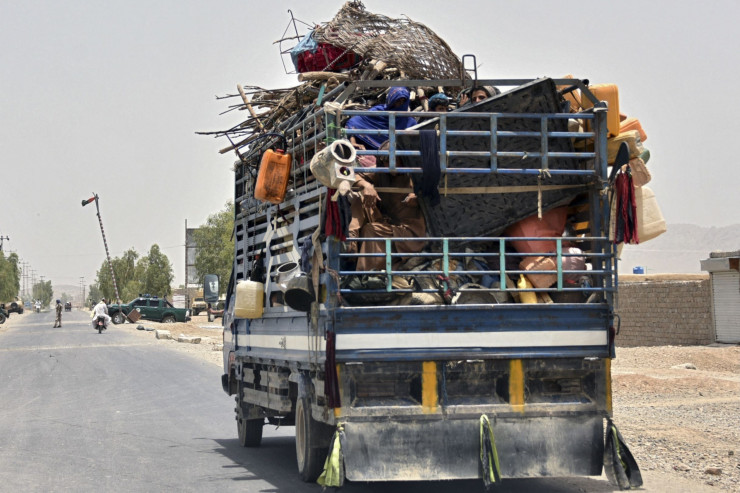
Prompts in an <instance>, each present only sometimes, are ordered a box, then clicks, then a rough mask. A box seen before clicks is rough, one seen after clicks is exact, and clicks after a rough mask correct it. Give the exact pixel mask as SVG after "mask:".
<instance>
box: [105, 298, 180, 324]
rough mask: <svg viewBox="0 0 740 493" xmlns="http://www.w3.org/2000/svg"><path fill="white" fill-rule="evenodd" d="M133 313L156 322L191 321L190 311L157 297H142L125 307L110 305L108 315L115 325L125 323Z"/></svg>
mask: <svg viewBox="0 0 740 493" xmlns="http://www.w3.org/2000/svg"><path fill="white" fill-rule="evenodd" d="M132 311H136V312H138V313H139V315H140V318H141V319H143V320H152V321H154V322H162V323H174V322H187V321H188V320H190V310H188V309H186V308H175V307H174V306H172V303H170V302H169V301H167V300H166V299H164V298H158V297H156V296H150V295H140V296H139V297H138V298H136V299H135V300H133V301H131V302H129V303H127V304H125V305H123V304H122V305H119V304H116V303H114V304H111V305H108V315H110V317H111V319H113V323H114V324H122V323H124V322H125V321H126V319H127V317H128V316H129V314H131V312H132Z"/></svg>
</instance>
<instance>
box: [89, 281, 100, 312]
mask: <svg viewBox="0 0 740 493" xmlns="http://www.w3.org/2000/svg"><path fill="white" fill-rule="evenodd" d="M87 293H88V294H87V301H86V302H85V304H86V305H87V306H89V307H90V308H92V307H93V306H95V305H97V304H98V301H100V298H102V297H103V294H102V293H101V291H100V289H99V288H98V285H97V284H90V287H89V289H88V292H87Z"/></svg>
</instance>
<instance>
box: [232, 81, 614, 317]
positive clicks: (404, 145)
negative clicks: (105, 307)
mask: <svg viewBox="0 0 740 493" xmlns="http://www.w3.org/2000/svg"><path fill="white" fill-rule="evenodd" d="M478 82H479V84H486V85H488V84H491V85H496V86H514V88H513V89H512V90H510V91H507V92H504V93H502V94H501V95H499V96H496V97H493V98H489V99H488V100H486V101H484V102H482V103H478V104H476V105H473V106H472V107H471V108H470V109H467V110H466V111H455V112H449V113H434V112H419V111H416V112H404V113H403V116H414V117H418V118H420V119H426V121H421V122H420V123H419V124H417V125H416V126H414V127H412V128H411V129H406V130H398V129H396V125H395V122H396V117H397V116H398V115H399V113H396V112H392V111H389V112H380V111H373V112H371V111H369V110H367V109H362V106H361V105H358V104H356V103H351V102H350V101H351V100H352V98H353V97H354V98H357V96H358V95H359V96H360V97H362V96H363V95H368V94H374V95H375V96H377V95H378V94H381V92H382V90H383V89H384V88H387V87H391V86H399V85H406V86H407V87H416V86H431V87H435V88H436V87H457V88H458V89H459V88H460V87H464V86H465V85H466V84H468V83H469V81H467V82H466V81H460V80H444V81H432V80H424V81H419V80H416V81H387V80H386V81H382V80H381V81H357V82H353V83H349V84H340V85H339V86H337V87H336V88H335V89H334V90H332V91H327V92H325V93H324V91H323V88H322V89H321V90H320V91H319V94H318V98H317V100H316V102H315V104H309V105H307V106H305V107H304V108H303V110H302V111H299V112H297V113H296V114H294V115H292V116H291V117H289V118H287V119H285V120H284V121H283V122H282V123H281V124H280V125H279V126H278V130H279V131H281V132H284V135H285V140H286V142H287V144H288V145H287V147H288V149H287V152H289V153H291V155H292V156H293V163H292V169H291V178H290V181H289V185H288V190H287V193H286V197H285V200H284V201H283V202H282V203H281V204H279V205H272V204H266V203H260V202H259V201H257V200H255V199H254V197H253V192H254V191H253V187H254V183H255V180H256V175H257V170H258V166H259V160H260V157H261V155H262V153H263V152H264V151H265V150H266V149H268V148H270V147H274V146H275V145H276V144H277V143H278V142H280V138H278V137H274V138H269V137H268V138H262V139H257V140H253V141H252V143H251V144H249V145H250V147H249V150H248V151H247V152H246V153H245V154H243V155H240V157H241V159H240V161H238V162H237V163H236V165H235V174H236V180H235V203H236V224H235V236H236V256H235V257H236V259H235V261H236V265H235V267H236V269H235V272H236V280H240V279H246V278H248V277H249V276H250V273H251V272H252V270H253V269H254V267H255V265H256V263H257V262H263V263H264V266H265V268H266V274H267V275H266V295H267V297H266V299H267V308H268V311H269V308H270V307H271V305H272V303H273V301H274V300H273V299H272V294H273V293H277V292H278V287H277V286H276V283H274V282H272V281H271V279H270V275H271V274H274V273H275V272H276V271H277V269H278V268H279V267H280V266H281V265H283V264H285V263H287V262H297V261H298V258H299V257H300V252H301V249H302V248H303V245H304V244H305V242H306V240H307V239H308V238H309V237H310V236H311V235H312V233H313V232H314V230H315V229H316V228H318V227H319V226H320V217H319V216H320V214H319V211H320V210H322V209H323V208H324V204H323V202H324V201H325V200H326V187H324V186H323V185H321V183H319V182H318V181H317V180H316V179H315V178H314V177H313V175H312V174H311V172H310V168H309V163H310V161H311V158H312V157H313V154H314V153H315V152H316V151H318V150H319V149H321V148H322V146H324V145H326V144H329V143H331V142H332V141H333V140H335V139H338V138H347V137H351V136H354V135H360V134H367V135H371V134H375V135H377V134H383V133H387V134H388V142H389V148H388V150H358V151H357V154H358V156H364V155H372V156H376V157H377V158H386V159H387V161H388V165H387V167H376V168H363V167H360V166H355V167H354V168H353V170H354V172H355V173H368V174H370V173H390V172H395V173H406V174H419V173H422V167H421V165H420V164H419V163H420V159H421V151H420V148H419V140H420V135H421V132H422V131H423V130H424V129H433V130H434V131H435V132H436V135H437V139H438V145H439V160H440V171H441V173H442V180H440V185H439V192H440V195H442V197H443V206H442V207H436V208H432V207H429V206H428V205H425V204H424V202H423V199H422V200H421V201H422V204H421V205H422V209H423V211H424V215H425V218H426V222H427V235H428V236H427V237H425V238H423V240H424V241H427V242H428V244H429V245H430V247H429V248H427V249H426V250H425V251H423V252H421V253H418V254H408V253H406V254H403V255H400V254H397V253H395V252H393V245H394V244H395V243H397V242H399V241H409V240H416V241H418V240H419V238H413V239H409V238H382V239H377V238H375V239H372V238H357V239H348V240H347V243H346V244H349V243H351V242H353V241H382V242H385V243H386V247H387V248H386V249H385V251H386V252H388V253H385V254H368V255H367V256H373V257H384V264H385V269H384V270H383V271H382V272H380V273H378V272H369V271H353V270H351V269H349V268H346V265H345V264H346V263H347V262H352V261H356V260H358V259H359V258H360V257H362V254H359V253H356V254H351V253H341V248H339V247H338V246H337V245H334V246H337V247H336V248H334V246H333V243H332V242H329V241H327V243H326V245H325V246H324V253H325V254H327V265H329V266H330V268H331V269H332V270H333V272H335V273H336V274H337V278H336V279H331V276H324V277H322V283H323V284H325V285H326V287H327V291H328V292H329V293H330V294H331V295H332V296H333V295H335V294H339V295H340V296H342V297H345V298H347V299H350V298H352V294H353V293H354V294H357V292H358V290H357V289H355V288H354V286H353V285H352V283H351V279H352V278H358V277H361V276H367V275H374V274H382V275H383V276H384V278H383V286H382V287H380V288H378V289H367V288H366V287H365V288H364V289H362V291H363V292H364V294H382V293H386V294H388V293H391V294H394V293H398V294H402V293H408V292H411V289H403V288H399V287H397V286H396V287H394V286H393V281H394V279H396V278H397V277H400V276H403V277H406V278H407V279H409V280H411V282H413V279H414V278H417V277H419V278H421V277H424V276H443V277H449V276H450V275H458V276H460V275H462V276H470V275H490V276H497V277H498V278H499V279H505V278H506V277H507V276H509V275H511V276H512V277H515V278H516V277H518V276H519V275H520V274H532V272H530V271H526V270H522V269H519V268H512V267H511V265H510V266H509V267H508V268H507V266H506V262H507V261H508V262H509V263H510V264H511V263H512V262H514V261H515V257H519V258H520V259H525V258H527V257H541V258H544V259H551V260H552V261H553V262H554V267H552V268H550V269H548V270H543V271H538V273H537V274H541V275H550V276H555V277H556V282H555V283H554V284H553V285H552V286H551V287H547V288H537V287H533V288H529V289H520V288H518V287H516V286H511V285H509V286H507V285H506V283H501V284H500V285H499V286H498V289H495V288H485V289H486V291H488V292H503V293H517V294H518V293H519V292H535V293H544V292H549V293H553V292H557V293H560V294H563V295H567V294H573V293H577V294H581V295H582V294H584V293H585V296H583V297H584V298H586V297H588V295H592V294H596V295H597V296H595V297H594V296H592V297H591V298H590V299H591V301H599V302H605V303H608V304H609V305H610V306H611V304H612V303H613V299H612V295H613V293H614V291H615V285H616V258H615V255H614V254H615V248H614V245H613V244H612V243H611V242H610V241H609V239H608V225H607V224H603V219H602V218H604V217H608V214H607V213H606V212H607V211H608V207H609V204H608V203H607V200H606V199H605V196H604V195H603V192H604V190H605V189H606V185H607V183H606V180H607V147H606V139H605V138H604V136H605V135H606V104H605V103H603V102H599V101H598V100H596V98H595V97H593V95H592V94H591V93H590V91H589V90H588V88H587V87H586V86H585V85H584V84H583V83H582V82H581V81H578V80H573V79H538V80H534V81H533V80H514V79H512V80H482V81H478ZM562 87H568V88H572V87H577V88H578V89H580V91H581V95H582V98H583V99H584V100H589V101H591V103H592V104H593V108H591V109H589V110H586V111H580V112H578V113H572V112H567V111H568V110H567V109H565V108H564V107H563V106H562V104H561V103H562V99H560V97H559V96H558V95H557V93H558V91H559V90H560V91H561V92H562V89H560V88H562ZM325 102H332V103H333V104H332V105H324V104H323V103H325ZM370 114H372V115H375V116H378V115H386V116H387V117H388V119H389V130H388V131H387V132H386V131H384V130H367V129H346V128H343V125H344V123H345V122H346V120H347V119H348V118H350V117H352V116H355V115H370ZM569 127H571V128H569ZM248 140H249V139H247V141H248ZM409 191H410V190H409ZM396 192H398V193H403V192H405V191H396ZM445 203H446V204H448V205H447V206H446V207H447V208H445ZM471 204H472V206H471ZM566 204H570V205H569V216H570V217H575V216H576V215H577V216H578V219H577V221H575V222H576V223H577V227H574V229H573V231H572V232H571V234H573V236H570V237H566V238H552V237H550V238H541V237H538V238H531V237H528V238H514V237H504V236H503V233H504V229H505V228H506V227H507V226H508V225H509V224H512V223H514V222H516V221H517V220H520V219H523V218H524V217H526V216H528V215H531V214H536V213H542V212H543V211H547V210H549V209H552V208H554V207H557V206H562V205H566ZM478 206H479V207H478ZM476 208H480V209H481V210H484V212H485V211H489V210H493V211H494V216H493V219H491V215H490V214H489V215H486V214H482V215H478V216H476V215H475V213H476ZM461 211H463V212H462V215H461ZM512 211H513V213H512ZM517 239H519V240H527V241H533V242H543V241H553V242H555V244H556V245H557V249H556V251H554V252H548V253H542V254H540V253H537V254H527V253H517V252H514V251H512V250H511V248H510V244H511V241H513V240H517ZM564 241H571V242H572V243H574V244H576V245H577V246H579V247H580V248H581V249H582V250H583V255H582V256H583V257H584V258H585V259H586V262H587V263H588V264H589V267H588V268H587V269H584V270H583V271H568V272H567V273H566V272H565V269H564V268H563V259H567V258H568V257H569V256H570V254H568V253H567V252H564V250H563V242H564ZM466 246H467V247H471V246H472V247H473V249H475V250H479V251H476V252H473V253H467V252H466ZM483 246H486V248H482V250H484V251H480V250H481V247H483ZM413 257H422V259H421V260H426V261H435V260H437V261H438V262H440V265H439V266H438V268H436V269H431V270H426V271H420V272H413V271H409V270H408V269H407V270H404V269H403V268H401V267H399V265H397V264H399V263H400V262H401V260H402V259H403V258H406V259H408V258H413ZM472 257H478V258H481V257H482V258H484V259H486V260H492V259H496V261H497V262H498V266H495V268H489V269H483V270H480V271H475V272H471V271H469V270H467V271H465V270H464V271H462V273H460V272H450V271H449V266H450V262H462V263H465V262H467V261H468V260H469V259H470V258H472ZM551 265H552V264H551ZM394 269H395V270H394ZM566 274H567V275H569V277H572V276H574V275H582V276H584V277H587V278H588V281H587V282H585V283H579V284H577V285H574V284H573V283H566V282H565V280H564V277H565V276H566ZM475 289H480V288H477V287H476V288H475ZM414 290H415V291H421V292H433V291H434V289H433V288H426V289H424V288H422V289H419V287H418V286H416V288H415V289H414ZM461 291H463V292H464V291H465V288H462V289H461ZM276 295H277V296H278V297H279V294H276ZM574 296H575V295H574V294H573V297H571V298H568V297H567V296H565V297H564V299H571V300H572V299H577V298H574ZM327 301H328V300H327ZM345 301H346V300H345ZM582 301H583V300H579V302H582ZM556 302H557V301H556ZM562 302H565V301H562ZM328 304H329V305H332V303H331V302H329V303H328ZM274 307H275V308H277V309H279V310H280V311H285V310H288V309H287V307H282V306H281V305H280V303H277V304H275V305H274Z"/></svg>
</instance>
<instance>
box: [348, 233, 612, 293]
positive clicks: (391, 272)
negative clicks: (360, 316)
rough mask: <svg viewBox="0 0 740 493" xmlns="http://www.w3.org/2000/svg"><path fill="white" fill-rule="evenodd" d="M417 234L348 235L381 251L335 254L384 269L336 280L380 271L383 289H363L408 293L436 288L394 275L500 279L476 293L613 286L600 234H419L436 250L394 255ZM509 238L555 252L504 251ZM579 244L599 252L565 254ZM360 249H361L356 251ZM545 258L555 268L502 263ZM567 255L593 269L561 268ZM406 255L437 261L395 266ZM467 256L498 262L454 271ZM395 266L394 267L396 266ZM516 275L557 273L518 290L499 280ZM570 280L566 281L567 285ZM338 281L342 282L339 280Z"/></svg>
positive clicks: (598, 289) (605, 240) (355, 272)
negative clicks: (408, 285)
mask: <svg viewBox="0 0 740 493" xmlns="http://www.w3.org/2000/svg"><path fill="white" fill-rule="evenodd" d="M419 240H420V238H417V237H408V238H348V239H347V242H363V241H366V242H383V243H384V244H385V245H384V247H385V253H340V254H339V255H338V256H339V258H340V259H345V260H352V261H356V260H359V259H360V258H382V259H383V262H382V263H383V264H384V265H385V268H384V269H382V270H370V271H363V270H359V271H358V270H339V271H338V272H337V273H338V274H339V276H340V278H346V277H348V276H368V275H380V276H384V277H385V287H384V288H383V289H363V290H362V292H363V293H383V292H385V293H410V292H437V290H436V289H426V290H424V289H397V288H394V287H393V278H394V276H403V277H407V278H414V277H419V276H443V277H445V278H449V277H450V276H467V277H470V276H477V277H482V276H496V277H497V278H498V282H499V286H498V288H490V287H489V288H485V289H483V290H481V289H478V288H476V291H490V292H504V293H505V292H516V293H519V292H582V293H589V294H590V293H603V294H604V299H610V295H611V293H613V292H614V291H615V286H614V284H613V282H612V276H613V274H614V270H613V268H612V265H611V261H610V260H611V257H612V254H611V251H610V250H611V249H610V248H609V245H610V243H609V240H608V238H604V237H516V238H514V237H511V238H508V237H486V238H484V237H481V238H441V237H440V238H434V237H430V238H422V240H425V241H427V242H429V244H436V245H437V246H438V247H439V248H438V251H435V252H418V253H397V252H394V251H393V248H392V246H393V244H394V243H398V242H406V241H414V242H418V241H419ZM512 241H527V242H554V243H555V245H556V249H555V251H554V252H546V253H539V252H533V253H519V252H515V251H507V249H506V246H507V242H512ZM578 242H590V243H591V244H593V245H595V244H599V245H601V248H598V249H596V250H597V252H588V253H586V252H580V253H578V252H566V251H564V249H563V243H569V244H575V243H578ZM456 243H461V244H464V245H465V246H467V247H469V246H474V245H475V244H479V245H480V244H484V243H489V244H496V245H497V246H498V249H497V251H488V252H480V251H456V250H455V249H454V248H453V249H451V245H454V244H456ZM358 250H359V249H358ZM515 257H516V258H519V257H524V258H529V257H533V258H549V259H552V260H553V263H554V264H555V268H554V269H547V270H526V269H507V268H506V261H507V259H509V258H515ZM568 257H583V258H584V264H586V265H590V266H591V268H585V269H579V270H566V269H565V268H564V266H563V261H564V259H566V258H568ZM409 258H423V259H425V260H426V261H430V262H434V261H438V262H437V263H436V264H434V265H433V268H430V269H429V270H413V269H412V270H404V269H402V268H399V266H398V264H400V263H401V262H400V261H401V260H405V259H409ZM467 259H471V260H473V259H484V261H485V260H486V259H496V260H497V261H498V265H499V267H498V269H490V268H488V269H485V268H483V269H481V268H476V269H465V268H463V269H460V268H459V266H460V265H461V264H459V263H458V264H457V267H456V268H454V269H452V268H451V262H453V261H458V262H460V261H461V262H462V264H463V265H464V264H465V263H466V260H467ZM596 259H599V260H601V261H606V262H605V264H606V265H605V267H604V268H594V267H593V266H594V265H599V264H602V262H596V261H595V260H596ZM394 264H396V267H395V268H394V267H393V266H394ZM509 275H514V276H519V275H555V276H556V282H555V283H554V284H553V285H552V286H551V287H546V288H536V287H532V288H518V287H511V286H507V283H506V282H501V280H502V279H506V278H507V276H509ZM579 276H588V277H589V284H588V285H581V284H578V285H576V284H574V283H573V282H571V283H566V278H567V279H573V278H575V277H579ZM568 284H569V285H568ZM340 285H341V281H340ZM357 291H358V290H353V289H351V288H346V287H345V288H342V287H340V288H339V290H338V292H339V293H340V294H351V293H357Z"/></svg>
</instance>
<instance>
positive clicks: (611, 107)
mask: <svg viewBox="0 0 740 493" xmlns="http://www.w3.org/2000/svg"><path fill="white" fill-rule="evenodd" d="M588 89H589V90H590V91H591V92H592V93H593V95H594V96H596V99H598V100H600V101H606V102H607V105H608V107H607V113H606V127H607V129H608V131H609V136H611V137H615V136H617V135H619V124H620V121H619V89H618V88H617V85H616V84H594V85H591V86H588ZM581 104H582V105H583V109H584V110H587V109H589V108H592V107H593V105H594V104H593V103H592V102H591V100H590V99H588V98H587V97H583V98H581Z"/></svg>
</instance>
